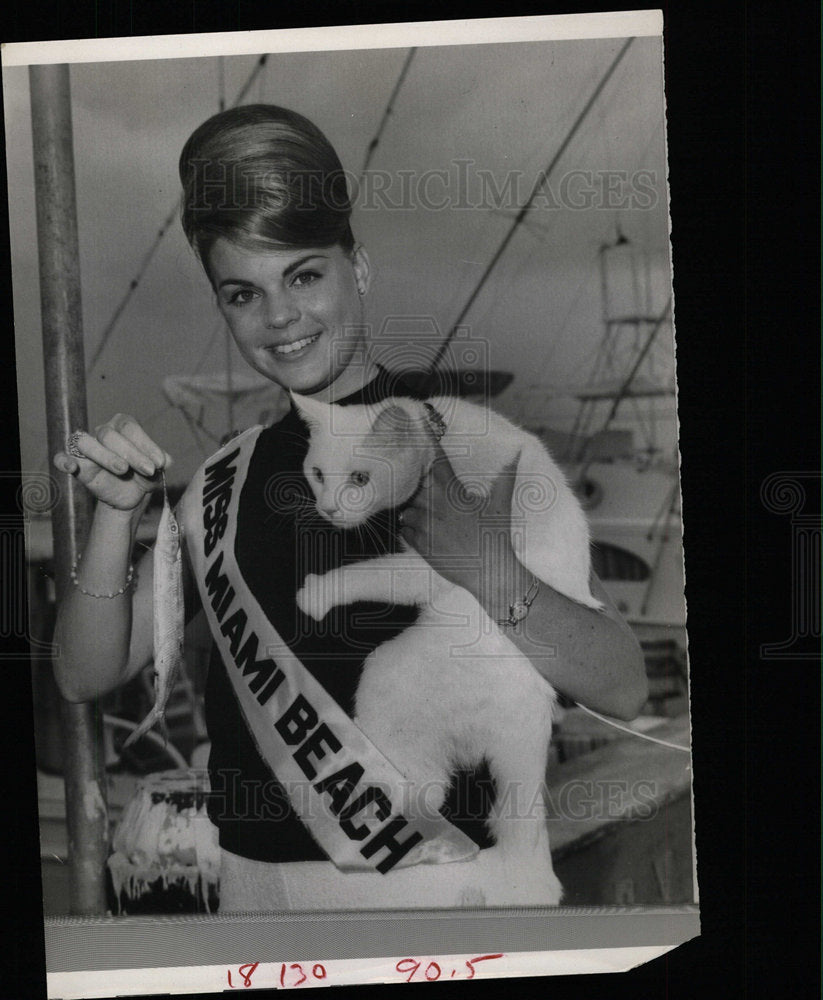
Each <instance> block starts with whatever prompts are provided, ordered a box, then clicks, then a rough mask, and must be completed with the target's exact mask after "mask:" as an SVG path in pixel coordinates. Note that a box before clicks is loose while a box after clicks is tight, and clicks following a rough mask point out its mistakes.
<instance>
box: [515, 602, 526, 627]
mask: <svg viewBox="0 0 823 1000" xmlns="http://www.w3.org/2000/svg"><path fill="white" fill-rule="evenodd" d="M528 613H529V607H528V605H527V604H524V603H523V601H518V602H517V604H512V618H514V620H515V621H516V622H522V621H523V619H524V618H525V617H526V615H527V614H528Z"/></svg>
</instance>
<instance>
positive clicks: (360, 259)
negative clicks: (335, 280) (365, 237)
mask: <svg viewBox="0 0 823 1000" xmlns="http://www.w3.org/2000/svg"><path fill="white" fill-rule="evenodd" d="M351 261H352V267H353V268H354V280H355V283H356V284H357V291H358V293H359V294H360V295H365V294H366V292H367V291H368V290H369V286H370V284H371V263H370V261H369V255H368V254H367V253H366V248H365V247H364V246H363V245H362V244H360V243H358V244H357V245H356V246H355V248H354V250H353V251H352V258H351Z"/></svg>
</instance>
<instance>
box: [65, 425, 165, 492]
mask: <svg viewBox="0 0 823 1000" xmlns="http://www.w3.org/2000/svg"><path fill="white" fill-rule="evenodd" d="M76 446H77V450H78V451H80V452H81V453H82V457H81V458H76V457H75V456H74V455H70V454H68V452H66V451H58V453H57V454H56V455H55V456H54V459H53V461H54V465H55V466H56V468H58V469H59V470H60V471H61V472H66V473H68V474H69V475H72V476H75V477H76V478H77V479H78V480H79V481H80V482H81V483H82V484H83V485H84V486H85V487H86V489H87V490H88V491H89V492H90V493H91V494H92V495H93V496H94V497H96V499H97V500H99V501H101V502H102V503H104V504H107V505H108V506H109V507H112V508H114V509H115V510H122V511H134V510H136V509H137V508H138V507H140V505H141V503H142V501H143V499H144V498H145V497H146V496H147V495H148V494H149V493H150V492H151V491H152V489H153V488H154V486H155V484H156V476H157V473H158V470H160V469H165V468H168V466H169V465H170V464H171V456H170V455H169V454H168V453H167V452H165V451H163V449H162V448H161V447H160V446H159V445H157V444H155V442H154V441H152V439H151V438H150V437H149V436H148V434H146V432H145V431H144V430H143V428H142V427H141V426H140V424H138V422H137V421H136V420H135V419H134V417H130V416H129V415H128V414H127V413H118V414H116V415H115V416H114V417H112V418H111V420H109V421H108V422H107V423H105V424H101V425H100V426H99V427H97V428H96V429H95V430H94V432H93V433H92V432H88V431H85V432H82V433H81V434H80V437H79V439H78V441H77V445H76Z"/></svg>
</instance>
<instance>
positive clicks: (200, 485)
mask: <svg viewBox="0 0 823 1000" xmlns="http://www.w3.org/2000/svg"><path fill="white" fill-rule="evenodd" d="M261 430H262V428H261V427H253V428H251V429H250V430H248V431H246V432H245V433H243V434H241V435H240V436H239V437H236V438H234V439H233V440H232V441H230V442H229V443H228V444H227V445H225V446H224V447H223V448H221V450H220V451H218V452H217V453H216V454H215V455H213V456H212V457H211V458H210V459H209V460H208V461H207V462H206V463H205V464H204V465H202V466H201V467H200V469H199V470H198V471H197V473H196V474H195V476H194V479H193V480H192V482H191V484H190V486H189V488H188V489H187V490H186V493H185V495H184V496H183V499H182V500H181V501H180V504H179V507H178V518H179V520H180V523H181V524H182V527H183V537H184V539H185V542H186V545H187V548H188V552H189V557H190V560H191V565H192V569H193V572H194V576H195V579H196V580H197V586H198V589H199V591H200V597H201V599H202V602H203V607H204V609H205V611H206V615H207V617H208V621H209V626H210V628H211V634H212V636H213V638H214V641H215V642H216V643H217V646H218V649H219V651H220V654H221V656H222V659H223V663H224V664H225V666H226V671H227V673H228V675H229V678H230V680H231V684H232V687H233V689H234V692H235V695H236V696H237V701H238V704H239V705H240V709H241V711H242V713H243V716H244V718H245V720H246V723H247V724H248V727H249V731H250V732H251V734H252V737H253V738H254V741H255V743H256V744H257V748H258V750H259V752H260V755H261V756H262V758H263V760H264V761H265V762H266V763H267V764H268V766H269V768H270V769H271V771H272V773H273V774H274V775H275V777H276V778H277V780H278V781H279V782H280V783H281V784H282V785H283V787H284V788H285V790H286V793H287V794H288V796H289V800H290V802H291V804H292V807H293V808H294V810H295V812H296V814H297V815H298V816H299V817H300V819H301V820H302V822H303V823H304V824H305V826H306V827H307V828H308V830H309V832H310V833H311V835H312V837H314V839H315V840H316V841H317V843H318V844H319V845H320V847H321V848H322V849H323V851H324V852H325V853H326V854H327V855H328V857H329V858H330V859H331V861H333V862H334V864H335V865H336V866H337V867H338V868H339V869H341V871H349V872H364V871H376V872H380V873H382V874H386V873H387V872H389V871H391V870H392V869H393V868H398V869H399V868H406V867H409V866H410V865H415V864H423V863H439V862H448V861H465V860H468V859H470V858H472V857H474V856H475V855H476V854H477V851H478V847H477V845H476V844H475V843H474V841H473V840H471V839H470V838H469V837H467V836H466V835H465V834H464V833H462V832H461V831H460V830H458V829H457V828H456V827H455V826H453V825H452V824H451V823H450V822H449V821H448V820H447V819H446V818H445V817H444V816H443V815H442V814H441V813H440V812H439V811H438V810H436V809H434V807H432V806H429V807H428V808H427V807H426V802H425V795H424V790H423V789H418V788H416V787H415V786H414V785H413V783H412V782H410V781H409V780H408V779H406V778H405V777H404V776H403V775H402V774H401V773H400V772H399V771H398V770H397V769H396V768H395V767H394V765H393V764H392V763H391V762H390V761H389V760H388V759H387V758H386V757H385V756H384V755H383V754H382V753H381V752H380V750H378V749H377V747H375V746H374V744H373V743H371V741H370V740H369V739H368V737H367V736H366V735H365V734H364V733H363V731H362V730H361V729H359V728H358V726H357V725H355V723H354V722H353V721H352V719H351V718H350V717H349V716H348V715H347V714H346V713H345V712H344V711H343V709H342V708H341V707H340V706H339V705H338V704H337V702H336V701H335V700H334V699H333V698H332V697H331V695H329V693H328V692H327V691H326V689H325V688H324V687H323V686H322V685H321V684H320V683H319V682H318V681H317V680H316V679H315V677H314V676H313V675H312V674H311V673H310V672H309V671H308V670H307V669H306V668H305V667H304V666H303V664H302V663H301V662H300V660H299V659H298V658H297V657H296V656H295V654H294V653H293V652H292V650H291V648H290V647H289V646H288V645H287V644H286V643H285V642H284V641H283V640H282V639H281V638H280V636H279V635H278V634H277V632H276V630H275V629H274V627H273V626H272V624H271V622H270V621H269V620H268V618H267V617H266V615H265V614H264V612H263V610H262V608H261V607H260V605H259V604H258V603H257V601H256V599H255V597H254V595H253V594H252V592H251V591H250V589H249V587H248V586H247V584H246V582H245V580H244V579H243V576H242V574H241V572H240V568H239V567H238V565H237V561H236V559H235V538H236V534H237V514H238V508H239V501H240V494H241V491H242V488H243V484H244V482H245V479H246V475H247V473H248V468H249V462H250V460H251V456H252V453H253V452H254V447H255V444H256V442H257V438H258V436H259V434H260V431H261ZM272 572H276V566H274V565H273V567H272Z"/></svg>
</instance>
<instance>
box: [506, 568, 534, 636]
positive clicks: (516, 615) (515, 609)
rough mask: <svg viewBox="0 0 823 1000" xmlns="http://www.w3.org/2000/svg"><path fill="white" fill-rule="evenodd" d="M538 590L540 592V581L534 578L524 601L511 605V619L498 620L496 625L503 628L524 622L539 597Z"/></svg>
mask: <svg viewBox="0 0 823 1000" xmlns="http://www.w3.org/2000/svg"><path fill="white" fill-rule="evenodd" d="M538 590H540V581H539V580H538V579H537V577H534V579H533V580H532V585H531V587H529V589H528V591H527V592H526V596H525V597H524V598H523V600H522V601H515V602H514V604H510V605H509V617H508V618H497V619H496V620H495V623H496V624H497V625H500V626H501V628H502V627H504V626H506V625H517V624H519V623H520V622H522V621H523V619H524V618H525V617H526V615H528V613H529V608H530V607H531V606H532V604H534V599H535V597H537V592H538Z"/></svg>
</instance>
